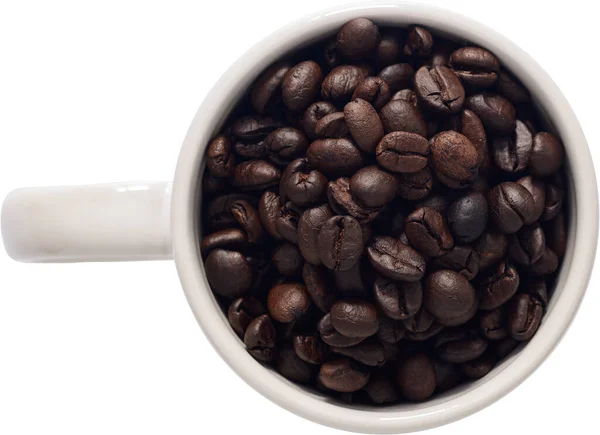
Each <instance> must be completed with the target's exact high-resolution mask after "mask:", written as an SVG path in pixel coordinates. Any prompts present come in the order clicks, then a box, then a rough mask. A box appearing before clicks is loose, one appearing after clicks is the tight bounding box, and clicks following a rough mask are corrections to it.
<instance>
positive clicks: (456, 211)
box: [448, 192, 488, 243]
mask: <svg viewBox="0 0 600 435" xmlns="http://www.w3.org/2000/svg"><path fill="white" fill-rule="evenodd" d="M487 222H488V204H487V201H486V199H485V196H484V195H483V194H481V193H479V192H472V193H468V194H466V195H464V196H462V197H460V198H459V199H457V200H456V201H454V202H453V203H452V204H450V206H449V207H448V226H449V227H450V231H451V232H452V235H453V236H454V239H455V240H456V241H457V242H460V243H471V242H473V241H475V240H476V239H477V238H478V237H479V236H480V235H481V234H482V233H483V232H484V231H485V229H486V227H487Z"/></svg>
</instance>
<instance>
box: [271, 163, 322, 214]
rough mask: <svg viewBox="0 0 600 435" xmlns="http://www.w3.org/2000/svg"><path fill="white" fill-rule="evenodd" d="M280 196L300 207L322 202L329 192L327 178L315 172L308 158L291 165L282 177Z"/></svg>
mask: <svg viewBox="0 0 600 435" xmlns="http://www.w3.org/2000/svg"><path fill="white" fill-rule="evenodd" d="M280 190H281V193H280V196H281V197H282V198H284V199H289V200H291V201H292V202H293V203H294V204H296V205H298V206H300V207H309V206H311V205H314V204H317V203H319V202H322V201H323V200H324V199H325V193H326V191H327V178H325V176H324V175H323V174H321V173H320V172H319V171H316V170H314V169H313V168H312V167H311V166H310V165H309V163H308V159H307V158H301V159H296V160H294V161H293V162H292V163H290V164H289V165H288V166H287V168H286V169H285V171H284V172H283V175H282V177H281V183H280Z"/></svg>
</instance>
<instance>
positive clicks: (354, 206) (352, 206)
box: [327, 178, 381, 224]
mask: <svg viewBox="0 0 600 435" xmlns="http://www.w3.org/2000/svg"><path fill="white" fill-rule="evenodd" d="M327 198H328V199H329V205H331V208H332V209H333V210H334V211H335V212H336V213H337V214H342V215H350V216H352V217H354V218H355V219H356V220H358V222H360V223H362V224H365V223H367V222H371V221H372V220H373V219H375V218H376V217H377V215H378V214H379V212H380V211H381V208H368V207H364V206H362V205H361V204H359V203H358V202H357V201H356V200H355V199H354V197H353V196H352V193H351V191H350V180H349V179H348V178H338V179H337V180H335V181H331V182H329V185H328V186H327Z"/></svg>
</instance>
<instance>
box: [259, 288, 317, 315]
mask: <svg viewBox="0 0 600 435" xmlns="http://www.w3.org/2000/svg"><path fill="white" fill-rule="evenodd" d="M267 308H268V310H269V315H270V316H271V317H272V318H273V319H274V320H277V321H278V322H281V323H290V322H293V321H295V320H297V319H298V318H299V317H300V316H302V315H304V314H305V313H306V312H307V311H308V309H309V308H310V296H309V295H308V292H307V291H306V287H304V286H303V285H301V284H296V283H285V284H277V285H276V286H274V287H273V288H271V290H270V291H269V297H268V299H267Z"/></svg>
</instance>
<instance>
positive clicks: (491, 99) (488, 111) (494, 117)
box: [465, 93, 517, 134]
mask: <svg viewBox="0 0 600 435" xmlns="http://www.w3.org/2000/svg"><path fill="white" fill-rule="evenodd" d="M465 106H466V108H467V109H469V110H472V111H473V112H475V114H476V115H477V116H478V117H479V119H481V122H483V125H484V126H485V127H486V129H489V130H490V131H492V132H494V133H497V134H510V133H512V132H513V131H514V130H515V127H516V121H517V113H516V110H515V107H514V106H513V105H512V104H511V103H510V101H508V100H507V99H506V98H504V97H501V96H500V95H496V94H488V93H483V94H475V95H471V96H470V97H468V98H467V99H466V100H465Z"/></svg>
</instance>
